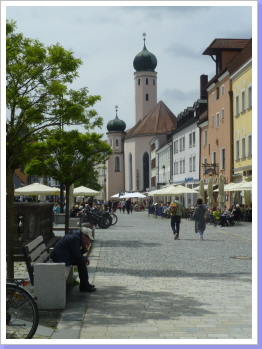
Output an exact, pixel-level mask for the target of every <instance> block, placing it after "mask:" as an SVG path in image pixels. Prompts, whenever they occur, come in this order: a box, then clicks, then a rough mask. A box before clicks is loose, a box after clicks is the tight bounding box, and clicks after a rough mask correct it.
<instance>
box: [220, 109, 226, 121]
mask: <svg viewBox="0 0 262 349" xmlns="http://www.w3.org/2000/svg"><path fill="white" fill-rule="evenodd" d="M221 119H222V120H224V119H225V109H224V108H223V109H222V110H221Z"/></svg>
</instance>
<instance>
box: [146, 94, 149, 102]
mask: <svg viewBox="0 0 262 349" xmlns="http://www.w3.org/2000/svg"><path fill="white" fill-rule="evenodd" d="M148 100H149V96H148V93H147V94H146V101H148Z"/></svg>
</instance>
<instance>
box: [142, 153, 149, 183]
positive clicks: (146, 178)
mask: <svg viewBox="0 0 262 349" xmlns="http://www.w3.org/2000/svg"><path fill="white" fill-rule="evenodd" d="M143 182H144V183H143V190H146V188H149V154H148V153H147V152H145V153H144V155H143Z"/></svg>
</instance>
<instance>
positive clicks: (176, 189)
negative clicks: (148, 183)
mask: <svg viewBox="0 0 262 349" xmlns="http://www.w3.org/2000/svg"><path fill="white" fill-rule="evenodd" d="M181 194H198V192H197V191H196V190H194V189H191V188H187V187H184V186H183V185H176V186H174V185H170V186H169V187H166V188H162V189H159V190H156V191H154V192H153V193H151V194H150V196H172V195H181Z"/></svg>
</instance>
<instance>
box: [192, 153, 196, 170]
mask: <svg viewBox="0 0 262 349" xmlns="http://www.w3.org/2000/svg"><path fill="white" fill-rule="evenodd" d="M192 166H193V171H195V170H196V157H195V156H193V157H192Z"/></svg>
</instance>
